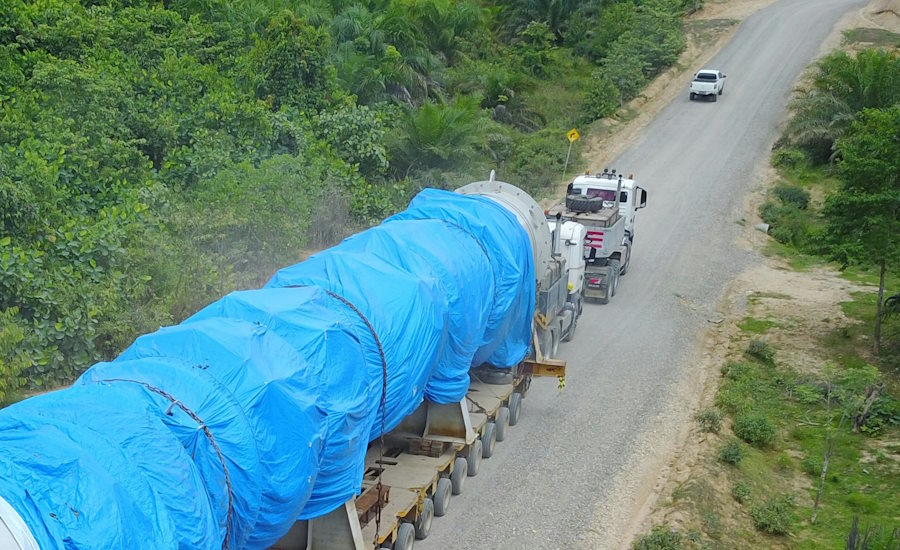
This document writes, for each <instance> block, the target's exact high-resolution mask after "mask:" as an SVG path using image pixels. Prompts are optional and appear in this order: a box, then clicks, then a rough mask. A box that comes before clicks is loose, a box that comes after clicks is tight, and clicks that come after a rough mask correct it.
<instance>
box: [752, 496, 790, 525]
mask: <svg viewBox="0 0 900 550" xmlns="http://www.w3.org/2000/svg"><path fill="white" fill-rule="evenodd" d="M793 507H794V500H793V498H792V497H790V496H789V495H782V496H779V497H776V498H773V499H770V500H768V501H766V502H764V503H762V504H758V505H756V506H754V507H753V508H751V509H750V517H752V518H753V524H754V525H756V528H757V529H759V530H760V531H763V532H765V533H769V534H772V535H784V534H786V533H787V532H788V529H789V528H790V525H791V509H792V508H793Z"/></svg>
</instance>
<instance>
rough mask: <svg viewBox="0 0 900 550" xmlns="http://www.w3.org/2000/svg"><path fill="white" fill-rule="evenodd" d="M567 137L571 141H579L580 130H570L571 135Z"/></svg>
mask: <svg viewBox="0 0 900 550" xmlns="http://www.w3.org/2000/svg"><path fill="white" fill-rule="evenodd" d="M566 137H567V138H569V141H575V140H576V139H578V130H576V129H575V128H572V129H571V130H569V133H568V134H566Z"/></svg>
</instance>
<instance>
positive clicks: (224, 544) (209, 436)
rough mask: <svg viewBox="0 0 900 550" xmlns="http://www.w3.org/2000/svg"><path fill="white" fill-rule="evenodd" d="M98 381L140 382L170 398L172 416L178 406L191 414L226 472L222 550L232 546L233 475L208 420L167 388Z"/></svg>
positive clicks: (107, 379)
mask: <svg viewBox="0 0 900 550" xmlns="http://www.w3.org/2000/svg"><path fill="white" fill-rule="evenodd" d="M98 382H101V383H102V382H130V383H132V384H139V385H141V386H144V387H145V388H147V389H148V390H150V391H152V392H153V393H156V394H159V395H161V396H163V397H164V398H166V399H167V400H169V402H170V405H169V407H168V408H167V409H166V415H168V416H172V409H173V408H175V407H178V408H179V409H181V410H182V411H184V413H185V414H186V415H188V416H190V417H191V418H192V419H193V420H194V422H196V423H197V425H198V426H199V427H200V429H201V430H203V433H204V435H206V438H207V439H208V440H209V444H210V445H212V448H213V449H214V450H215V451H216V456H218V457H219V462H220V463H221V464H222V472H223V473H224V474H225V488H226V489H227V490H228V516H227V518H226V523H225V538H224V539H223V540H222V550H228V549H229V548H231V518H232V516H233V515H234V495H233V490H232V487H231V475H230V474H229V473H228V466H227V465H226V463H225V455H223V454H222V450H221V449H220V448H219V445H218V444H217V443H216V438H215V437H213V434H212V432H211V431H210V429H209V427H207V425H206V422H204V421H203V419H202V418H200V417H199V416H197V413H195V412H194V411H192V410H190V409H189V408H187V407H186V406H185V405H184V403H182V402H181V401H179V400H177V399H175V397H173V396H172V395H171V394H169V393H168V392H166V391H165V390H161V389H159V388H157V387H155V386H151V385H150V384H148V383H146V382H141V381H139V380H129V379H126V378H106V379H104V380H99V381H98Z"/></svg>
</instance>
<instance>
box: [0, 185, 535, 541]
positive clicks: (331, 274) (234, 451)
mask: <svg viewBox="0 0 900 550" xmlns="http://www.w3.org/2000/svg"><path fill="white" fill-rule="evenodd" d="M534 299H535V288H534V266H533V260H532V255H531V248H530V243H529V238H528V236H527V234H526V233H525V231H524V229H522V227H521V226H520V225H519V223H518V222H517V220H516V218H515V217H514V216H513V215H512V214H511V213H509V212H508V211H507V210H506V209H505V208H503V207H502V206H500V205H499V204H497V203H495V202H493V201H491V200H489V199H485V198H481V197H469V196H461V195H456V194H453V193H448V192H444V191H436V190H425V191H423V192H422V193H420V194H419V195H418V196H417V197H416V198H415V199H414V200H413V202H412V203H411V204H410V206H409V208H408V209H407V210H406V211H404V212H402V213H400V214H398V215H396V216H393V217H391V218H389V219H388V220H385V222H384V223H382V224H381V225H379V226H377V227H374V228H372V229H369V230H367V231H364V232H362V233H360V234H358V235H355V236H353V237H350V238H348V239H347V240H345V241H344V242H342V243H341V244H339V245H338V246H336V247H334V248H331V249H328V250H325V251H323V252H321V253H319V254H317V255H315V256H313V257H311V258H310V259H308V260H306V261H305V262H302V263H300V264H297V265H295V266H292V267H289V268H285V269H283V270H281V271H279V272H278V273H276V274H275V276H274V277H273V278H272V280H271V281H269V283H268V284H267V285H266V287H265V288H263V289H260V290H251V291H242V292H234V293H232V294H229V295H228V296H225V297H224V298H222V299H221V300H219V301H217V302H215V303H213V304H211V305H210V306H208V307H206V308H204V309H203V310H201V311H200V312H198V313H197V314H195V315H194V316H192V317H191V318H189V319H187V320H185V321H184V322H182V323H181V324H179V325H177V326H173V327H167V328H163V329H160V330H159V331H157V332H155V333H152V334H148V335H145V336H142V337H140V338H138V339H137V340H136V341H135V342H134V344H132V345H131V346H130V347H129V348H128V349H127V350H125V352H123V353H122V355H121V356H119V357H118V358H116V359H115V360H114V361H111V362H105V363H99V364H97V365H94V366H93V367H91V368H90V369H89V370H88V371H87V372H85V374H84V375H83V376H82V377H81V378H80V379H79V380H78V382H76V384H75V385H74V386H72V387H71V388H68V389H65V390H60V391H57V392H53V393H50V394H46V395H42V396H39V397H35V398H32V399H28V400H26V401H23V402H21V403H18V404H16V405H13V406H11V407H8V408H6V409H4V410H2V411H0V496H2V497H3V498H4V499H6V500H7V501H8V502H9V503H10V504H11V505H12V506H13V508H15V509H16V511H17V512H18V513H19V514H20V515H21V516H22V517H23V519H24V520H25V521H26V523H27V524H28V526H29V527H30V528H31V530H32V532H33V534H34V536H35V538H36V539H37V541H38V543H39V544H40V545H41V548H44V549H51V548H66V549H71V548H98V549H99V548H148V547H154V548H221V547H222V545H223V541H224V540H225V539H226V537H227V539H228V546H229V547H230V548H266V547H268V546H270V545H271V544H273V543H274V542H275V541H277V540H278V538H280V537H281V536H282V535H283V534H284V533H286V532H287V530H288V529H289V528H290V526H291V524H292V523H293V521H294V520H295V519H297V518H301V519H305V518H312V517H316V516H319V515H322V514H324V513H326V512H328V511H330V510H332V509H334V508H336V507H337V506H339V505H341V504H342V503H343V502H344V501H346V500H347V499H349V498H352V497H353V496H354V495H355V494H358V492H359V490H360V484H361V480H362V473H363V466H364V462H363V460H364V456H365V452H366V448H367V445H368V443H369V442H370V441H371V440H373V439H375V438H377V437H378V436H379V435H380V434H381V432H382V429H385V430H390V429H392V428H394V427H396V425H397V424H398V423H399V422H400V421H401V420H402V419H403V418H404V417H405V416H406V415H408V414H409V413H411V412H412V411H413V410H415V409H416V408H417V407H418V406H419V405H420V404H421V402H422V400H423V399H425V398H428V399H429V400H431V401H434V402H438V403H452V402H456V401H459V400H461V399H462V398H463V397H464V396H465V392H466V390H467V388H468V383H469V377H468V370H469V368H470V366H472V365H473V364H474V365H478V364H481V363H484V362H489V363H492V364H494V365H495V366H498V367H510V366H513V365H515V364H517V363H518V362H519V361H520V360H521V359H522V358H523V357H524V355H525V353H526V352H527V349H528V347H529V342H530V336H531V312H532V311H533V310H534ZM383 388H384V389H385V390H386V391H385V392H384V403H383V404H382V397H383V396H382V393H383Z"/></svg>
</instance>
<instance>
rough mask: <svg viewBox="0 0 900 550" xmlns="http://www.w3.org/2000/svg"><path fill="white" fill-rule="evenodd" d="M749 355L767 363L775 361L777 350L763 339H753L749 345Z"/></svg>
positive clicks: (770, 363)
mask: <svg viewBox="0 0 900 550" xmlns="http://www.w3.org/2000/svg"><path fill="white" fill-rule="evenodd" d="M747 355H749V356H750V357H753V358H754V359H756V360H758V361H759V362H760V363H763V364H765V365H772V364H774V363H775V350H773V349H772V347H771V346H770V345H769V344H767V343H765V342H764V341H762V340H751V341H750V343H749V344H748V345H747Z"/></svg>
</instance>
